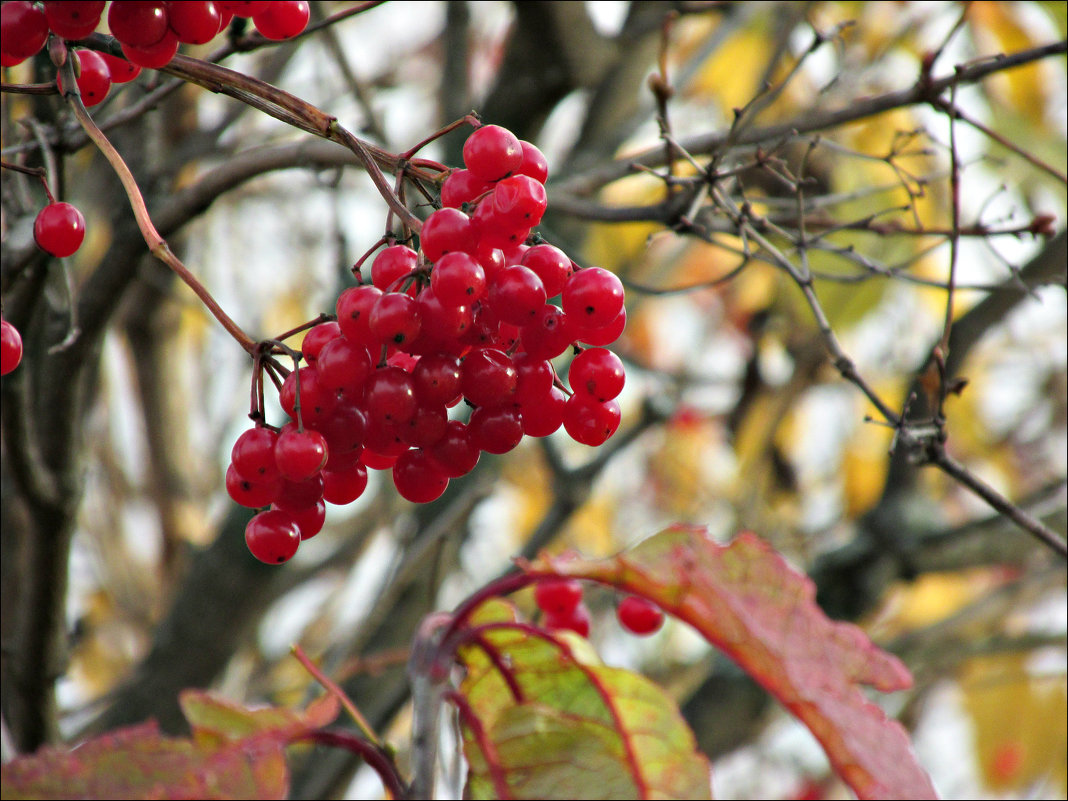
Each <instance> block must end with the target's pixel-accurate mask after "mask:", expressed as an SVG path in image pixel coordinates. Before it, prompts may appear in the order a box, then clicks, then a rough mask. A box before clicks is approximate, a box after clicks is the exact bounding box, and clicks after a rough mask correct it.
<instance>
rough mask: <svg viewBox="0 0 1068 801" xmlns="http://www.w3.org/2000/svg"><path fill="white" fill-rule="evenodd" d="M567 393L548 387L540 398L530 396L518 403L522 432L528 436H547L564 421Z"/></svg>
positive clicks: (557, 388)
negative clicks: (521, 418)
mask: <svg viewBox="0 0 1068 801" xmlns="http://www.w3.org/2000/svg"><path fill="white" fill-rule="evenodd" d="M565 406H567V395H565V394H564V391H563V390H562V389H560V388H559V387H549V389H548V390H546V392H545V395H544V396H543V397H542V398H530V399H529V400H524V401H522V402H521V403H520V404H519V411H520V413H521V414H522V416H523V433H524V434H525V435H526V436H528V437H547V436H549V435H550V434H552V433H554V432H555V431H557V430H558V429H559V428H560V426H561V425H563V423H564V407H565Z"/></svg>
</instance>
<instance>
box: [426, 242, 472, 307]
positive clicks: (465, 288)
mask: <svg viewBox="0 0 1068 801" xmlns="http://www.w3.org/2000/svg"><path fill="white" fill-rule="evenodd" d="M430 286H431V287H433V289H434V294H435V295H436V296H437V297H438V298H440V299H441V302H442V303H444V304H445V305H447V306H461V305H464V304H470V303H474V302H475V301H476V300H478V299H479V298H481V297H482V296H483V295H485V294H486V271H485V270H484V269H482V265H481V264H479V263H478V261H476V260H475V257H474V256H472V255H470V254H469V253H462V252H461V253H446V254H445V255H444V256H442V257H441V258H440V259H438V261H437V263H436V264H435V265H434V271H433V272H432V273H431V274H430Z"/></svg>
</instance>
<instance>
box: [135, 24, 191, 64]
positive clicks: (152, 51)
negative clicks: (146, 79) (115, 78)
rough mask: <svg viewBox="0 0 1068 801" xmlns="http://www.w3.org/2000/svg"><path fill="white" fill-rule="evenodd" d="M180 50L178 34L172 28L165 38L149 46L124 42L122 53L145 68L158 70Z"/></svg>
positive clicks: (168, 30)
mask: <svg viewBox="0 0 1068 801" xmlns="http://www.w3.org/2000/svg"><path fill="white" fill-rule="evenodd" d="M177 52H178V35H177V34H176V33H175V32H174V31H172V30H171V29H170V28H168V29H167V31H166V33H165V34H164V36H163V38H162V39H160V40H159V41H158V42H156V43H155V44H154V45H149V46H148V47H134V46H133V45H128V44H126V43H123V45H122V54H123V55H124V56H126V58H127V59H129V60H130V61H131V62H133V63H134V64H136V65H137V66H139V67H144V68H145V69H150V70H156V69H159V68H160V67H163V66H166V65H167V64H169V63H170V61H171V59H172V58H174V54H175V53H177Z"/></svg>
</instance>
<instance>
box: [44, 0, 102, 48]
mask: <svg viewBox="0 0 1068 801" xmlns="http://www.w3.org/2000/svg"><path fill="white" fill-rule="evenodd" d="M105 5H107V3H105V2H104V0H95V1H93V2H71V0H63V2H50V1H48V0H46V2H45V4H44V12H45V17H46V18H47V19H48V27H49V28H51V29H52V33H54V34H55V35H56V36H58V37H60V38H61V39H84V38H85V37H86V36H88V35H89V34H91V33H92V32H93V31H95V30H96V26H97V25H99V24H100V17H101V15H102V14H103V13H104V6H105Z"/></svg>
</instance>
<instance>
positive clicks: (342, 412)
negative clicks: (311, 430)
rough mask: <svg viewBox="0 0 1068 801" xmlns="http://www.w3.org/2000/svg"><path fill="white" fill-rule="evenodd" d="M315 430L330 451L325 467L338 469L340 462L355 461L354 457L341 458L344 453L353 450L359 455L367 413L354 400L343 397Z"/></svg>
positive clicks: (364, 432) (365, 431) (349, 452)
mask: <svg viewBox="0 0 1068 801" xmlns="http://www.w3.org/2000/svg"><path fill="white" fill-rule="evenodd" d="M316 431H318V432H319V433H320V434H322V435H323V438H324V439H325V440H326V446H327V448H328V450H329V452H330V455H329V456H328V457H327V462H326V469H327V470H335V469H338V465H340V464H342V463H346V462H347V463H348V464H351V463H352V462H354V461H355V458H353V459H351V460H347V459H344V458H342V457H343V456H344V455H345V454H351V453H353V452H354V451H355V455H356V456H359V450H360V448H362V447H363V444H364V441H365V440H366V438H367V413H366V412H365V411H364V410H363V409H362V408H361V407H360V406H358V405H356V403H355V402H353V401H349V400H348V399H345V400H343V401H341V402H339V403H338V405H337V406H335V407H334V409H333V411H331V412H330V414H329V415H327V416H326V419H325V420H323V421H321V422H320V423H319V427H318V428H317V429H316ZM335 457H337V458H335Z"/></svg>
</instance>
